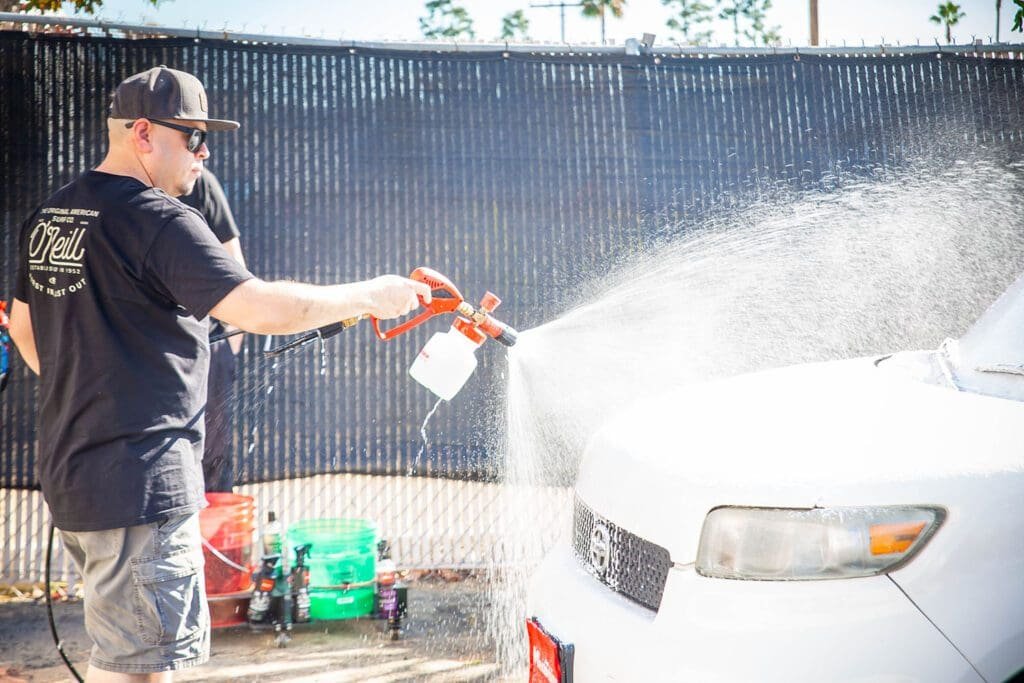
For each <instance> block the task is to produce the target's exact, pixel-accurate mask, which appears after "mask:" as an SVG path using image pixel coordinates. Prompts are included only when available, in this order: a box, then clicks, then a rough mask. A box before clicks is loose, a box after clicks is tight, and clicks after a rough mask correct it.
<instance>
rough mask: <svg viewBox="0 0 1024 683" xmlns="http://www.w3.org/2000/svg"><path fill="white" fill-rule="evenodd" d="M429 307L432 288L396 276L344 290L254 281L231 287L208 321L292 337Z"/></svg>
mask: <svg viewBox="0 0 1024 683" xmlns="http://www.w3.org/2000/svg"><path fill="white" fill-rule="evenodd" d="M417 297H420V298H422V299H423V301H424V302H425V303H429V301H430V287H429V286H428V285H426V284H425V283H422V282H416V281H414V280H409V279H408V278H404V277H399V276H397V275H381V276H380V277H376V278H374V279H372V280H364V281H361V282H351V283H348V284H343V285H328V286H320V285H310V284H305V283H302V282H265V281H263V280H260V279H258V278H253V279H251V280H247V281H245V282H243V283H242V284H240V285H238V286H237V287H235V288H234V289H233V290H231V292H229V293H228V294H227V296H225V297H224V298H223V299H221V300H220V302H218V303H217V305H216V306H214V307H213V308H212V309H211V310H210V315H212V316H213V317H214V318H217V319H218V320H221V321H223V322H225V323H228V324H229V325H234V326H235V327H239V328H241V329H243V330H245V331H246V332H253V333H255V334H295V333H297V332H305V331H307V330H312V329H314V328H317V327H323V326H324V325H330V324H332V323H336V322H340V321H342V320H347V319H349V318H356V317H359V316H362V315H366V314H369V315H372V316H374V317H375V318H381V319H388V318H397V317H399V316H402V315H405V314H406V313H408V312H409V311H412V310H414V309H416V308H417V307H419V300H418V299H417Z"/></svg>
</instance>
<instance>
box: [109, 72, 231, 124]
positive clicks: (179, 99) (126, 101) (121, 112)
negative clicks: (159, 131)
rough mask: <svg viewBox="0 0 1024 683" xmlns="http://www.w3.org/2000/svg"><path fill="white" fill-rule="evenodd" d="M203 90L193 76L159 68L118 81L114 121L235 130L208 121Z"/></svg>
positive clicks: (223, 121)
mask: <svg viewBox="0 0 1024 683" xmlns="http://www.w3.org/2000/svg"><path fill="white" fill-rule="evenodd" d="M207 109H208V107H207V104H206V90H205V89H204V88H203V84H202V83H201V82H200V80H199V79H198V78H196V77H195V76H193V75H192V74H189V73H185V72H184V71H178V70H177V69H168V68H167V67H166V66H163V65H160V66H157V67H154V68H152V69H150V70H148V71H143V72H142V73H137V74H135V75H134V76H129V77H128V78H126V79H124V80H123V81H121V85H119V86H117V90H115V91H114V99H113V101H111V103H110V118H113V119H179V120H181V121H205V122H206V128H207V130H235V129H237V128H238V121H228V120H226V119H211V118H210V117H209V115H208V114H207Z"/></svg>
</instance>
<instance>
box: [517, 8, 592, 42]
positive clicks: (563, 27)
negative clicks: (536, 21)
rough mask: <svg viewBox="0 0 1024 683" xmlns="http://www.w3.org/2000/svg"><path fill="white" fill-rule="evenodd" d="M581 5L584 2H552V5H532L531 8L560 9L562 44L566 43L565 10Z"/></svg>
mask: <svg viewBox="0 0 1024 683" xmlns="http://www.w3.org/2000/svg"><path fill="white" fill-rule="evenodd" d="M581 5H583V3H582V2H552V3H548V4H545V5H530V7H538V8H541V7H548V8H550V7H557V8H558V10H559V14H560V15H561V19H562V42H563V43H564V42H565V8H566V7H580V6H581Z"/></svg>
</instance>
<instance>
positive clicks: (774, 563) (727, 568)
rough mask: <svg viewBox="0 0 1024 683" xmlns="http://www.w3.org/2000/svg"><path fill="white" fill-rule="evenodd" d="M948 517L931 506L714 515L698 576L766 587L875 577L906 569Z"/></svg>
mask: <svg viewBox="0 0 1024 683" xmlns="http://www.w3.org/2000/svg"><path fill="white" fill-rule="evenodd" d="M944 518H945V511H944V510H943V509H942V508H937V507H929V506H921V507H916V506H914V507H912V506H883V507H840V508H812V509H809V510H807V509H784V508H753V507H720V508H715V509H714V510H712V511H711V512H709V513H708V516H707V518H706V519H705V520H704V529H703V531H701V535H700V547H699V548H698V550H697V563H696V569H697V572H698V573H700V574H702V575H703V576H711V577H717V578H726V579H749V580H762V581H798V580H811V579H847V578H851V577H855V576H873V575H875V574H881V573H884V572H887V571H891V570H892V569H895V568H896V567H897V566H899V565H901V564H904V563H906V562H908V561H909V560H910V559H911V558H912V557H913V556H914V555H915V554H916V553H917V552H918V551H919V550H920V549H921V548H922V547H924V545H925V543H926V542H927V541H928V539H929V538H930V537H931V535H932V534H934V533H935V530H936V529H938V528H939V525H941V524H942V521H943V519H944Z"/></svg>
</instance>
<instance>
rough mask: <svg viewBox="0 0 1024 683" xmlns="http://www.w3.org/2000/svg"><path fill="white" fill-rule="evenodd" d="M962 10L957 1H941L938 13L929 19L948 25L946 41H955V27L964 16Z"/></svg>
mask: <svg viewBox="0 0 1024 683" xmlns="http://www.w3.org/2000/svg"><path fill="white" fill-rule="evenodd" d="M964 16H965V15H964V13H963V12H961V11H960V5H958V4H956V3H955V2H940V3H939V11H938V14H933V15H932V16H930V17H929V20H930V21H932V22H933V23H936V24H945V25H946V42H947V43H952V42H953V27H954V26H956V24H957V22H959V21H960V20H961V19H963V18H964Z"/></svg>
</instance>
